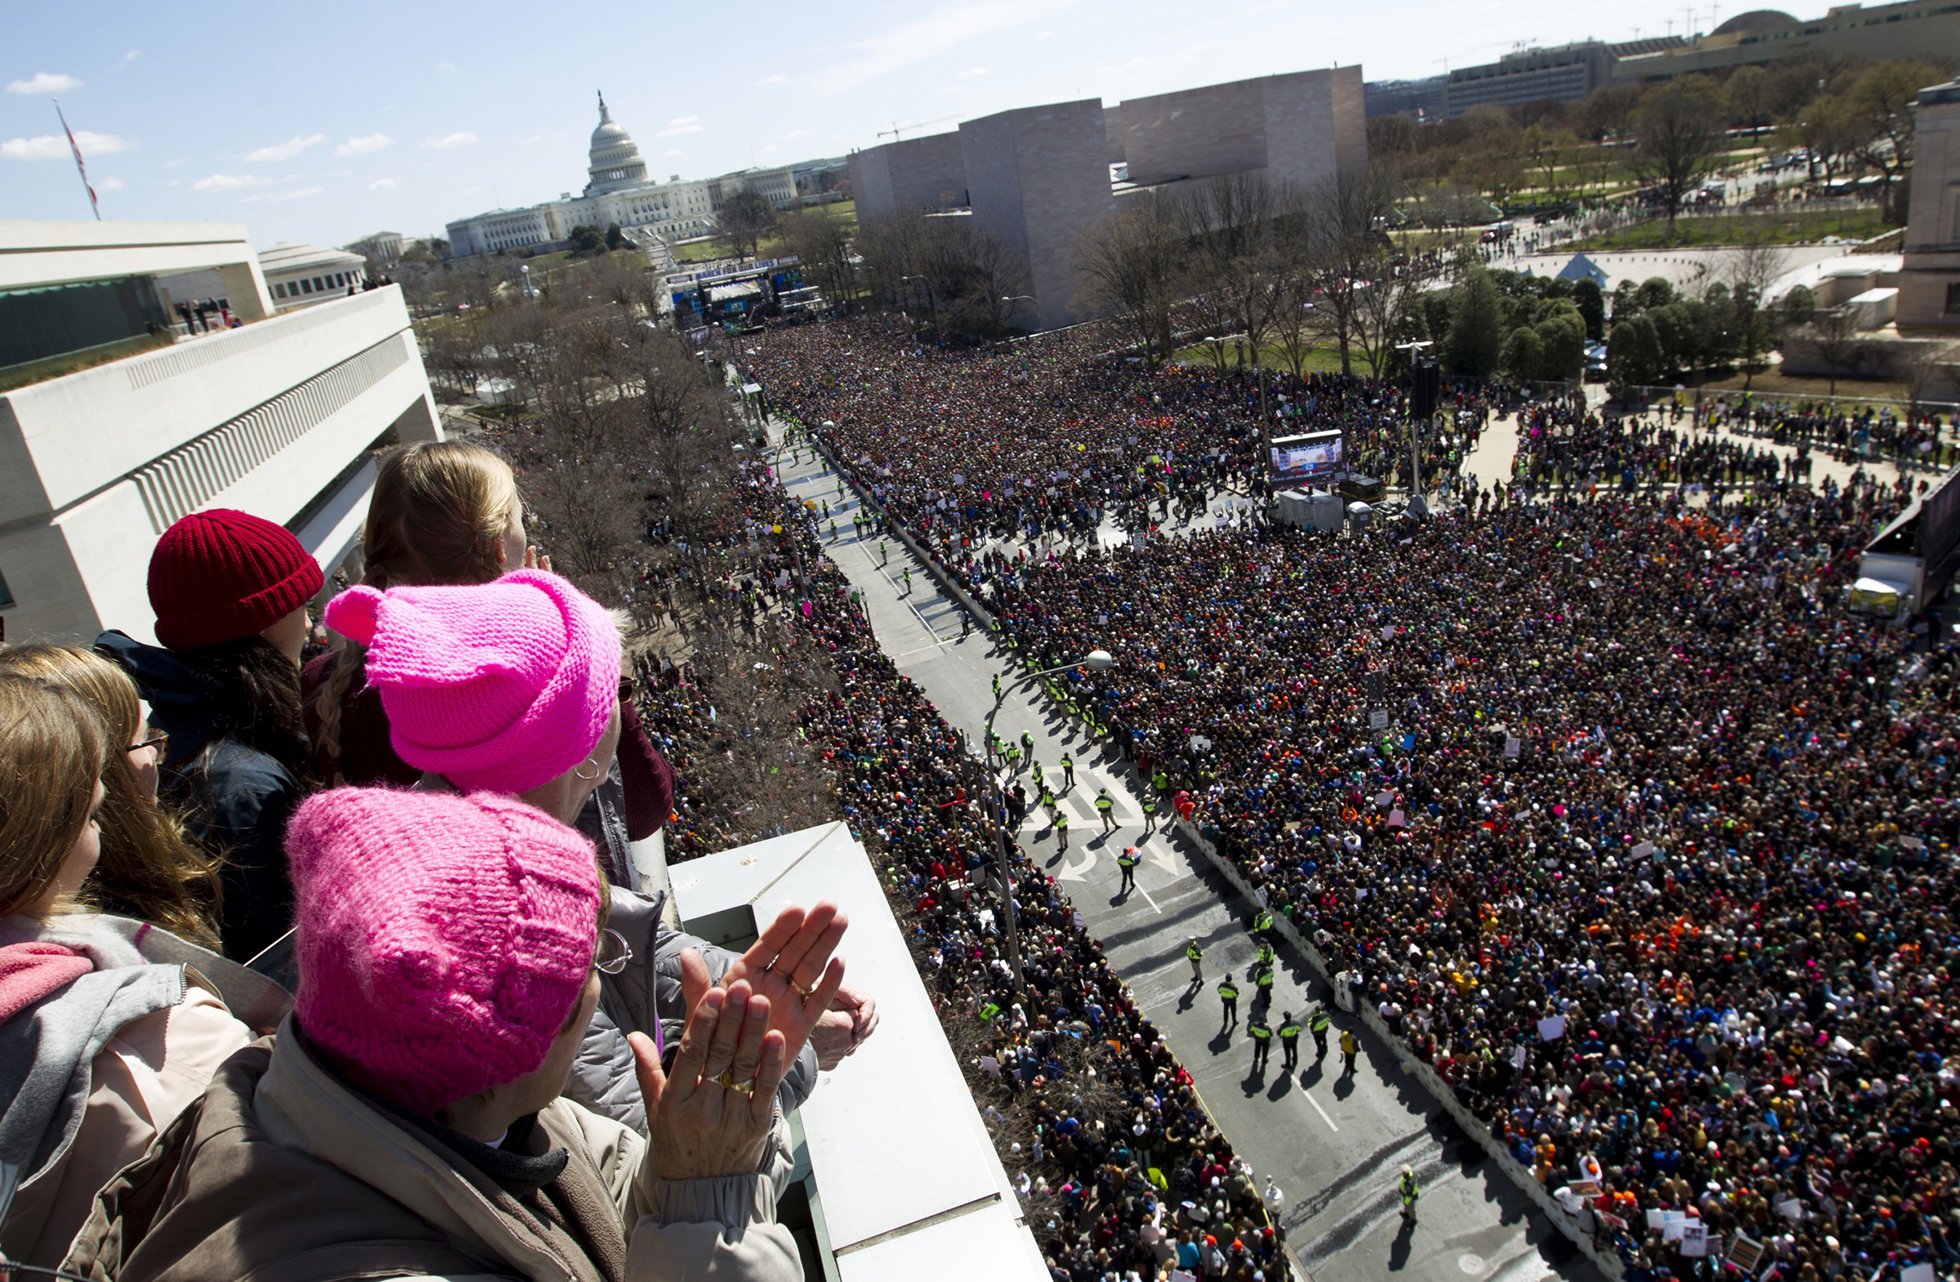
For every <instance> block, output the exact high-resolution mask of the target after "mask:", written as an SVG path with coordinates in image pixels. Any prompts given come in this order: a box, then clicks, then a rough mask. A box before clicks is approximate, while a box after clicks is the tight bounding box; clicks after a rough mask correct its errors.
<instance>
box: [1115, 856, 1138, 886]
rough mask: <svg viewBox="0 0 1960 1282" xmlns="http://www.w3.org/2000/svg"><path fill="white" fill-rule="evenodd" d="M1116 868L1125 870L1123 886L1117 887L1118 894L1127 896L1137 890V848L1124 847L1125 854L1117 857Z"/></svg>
mask: <svg viewBox="0 0 1960 1282" xmlns="http://www.w3.org/2000/svg"><path fill="white" fill-rule="evenodd" d="M1116 866H1117V867H1118V868H1121V869H1122V870H1123V884H1122V885H1121V886H1119V887H1117V890H1116V893H1117V894H1119V895H1127V894H1128V893H1130V892H1131V891H1132V890H1135V889H1136V888H1137V848H1136V847H1135V846H1125V847H1123V853H1122V854H1120V855H1118V856H1116Z"/></svg>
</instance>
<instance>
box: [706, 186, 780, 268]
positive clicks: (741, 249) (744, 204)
mask: <svg viewBox="0 0 1960 1282" xmlns="http://www.w3.org/2000/svg"><path fill="white" fill-rule="evenodd" d="M775 226H776V207H775V206H774V205H772V204H770V203H769V198H768V197H767V196H765V195H763V194H762V193H761V192H759V191H757V190H756V189H755V188H753V187H744V188H742V189H741V190H740V191H737V192H734V193H733V194H731V195H729V196H728V197H727V198H725V199H724V200H723V201H722V202H721V208H719V209H717V210H715V227H716V229H717V231H718V232H719V234H720V236H721V239H722V241H723V242H724V243H725V244H727V246H728V252H729V253H731V254H734V255H735V256H736V257H738V258H739V257H744V256H749V257H753V256H754V254H755V252H756V249H757V247H758V246H759V245H760V244H761V242H762V238H763V237H764V236H767V235H768V234H769V233H770V232H771V231H773V230H774V229H775Z"/></svg>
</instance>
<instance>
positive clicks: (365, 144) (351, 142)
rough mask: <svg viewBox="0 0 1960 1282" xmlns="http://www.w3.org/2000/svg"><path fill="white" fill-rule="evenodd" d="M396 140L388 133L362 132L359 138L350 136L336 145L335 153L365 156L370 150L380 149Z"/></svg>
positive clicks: (338, 154)
mask: <svg viewBox="0 0 1960 1282" xmlns="http://www.w3.org/2000/svg"><path fill="white" fill-rule="evenodd" d="M394 141H395V140H394V139H393V138H390V137H389V136H388V135H387V134H362V135H360V136H359V137H357V138H349V139H348V140H347V141H346V142H344V143H341V144H340V145H339V146H338V147H335V148H334V149H333V154H334V155H336V156H365V155H367V154H368V153H369V152H375V151H380V150H381V149H382V148H383V147H386V146H389V145H391V144H393V142H394Z"/></svg>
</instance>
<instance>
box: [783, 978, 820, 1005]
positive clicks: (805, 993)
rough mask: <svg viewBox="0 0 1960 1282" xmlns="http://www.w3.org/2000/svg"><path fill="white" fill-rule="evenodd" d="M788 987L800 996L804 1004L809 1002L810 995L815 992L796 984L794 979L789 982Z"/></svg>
mask: <svg viewBox="0 0 1960 1282" xmlns="http://www.w3.org/2000/svg"><path fill="white" fill-rule="evenodd" d="M789 986H790V987H791V988H794V989H795V990H796V991H797V992H798V993H800V994H802V996H803V1000H804V1001H806V1002H807V1001H809V1000H810V994H811V993H813V992H815V991H816V990H815V989H812V988H805V987H804V986H803V985H801V984H799V983H797V982H796V981H795V980H794V979H792V980H790V981H789Z"/></svg>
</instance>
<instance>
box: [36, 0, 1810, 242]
mask: <svg viewBox="0 0 1960 1282" xmlns="http://www.w3.org/2000/svg"><path fill="white" fill-rule="evenodd" d="M1745 7H1746V6H1743V5H1740V4H1737V5H1734V6H1732V7H1731V6H1722V7H1721V8H1720V9H1719V10H1718V9H1716V8H1715V7H1713V6H1711V7H1709V8H1705V9H1700V10H1691V9H1687V8H1684V7H1682V6H1671V5H1669V4H1667V3H1665V2H1664V0H1662V2H1658V3H1657V2H1654V0H1602V2H1601V3H1598V4H1594V5H1591V6H1585V7H1580V6H1570V5H1552V4H1545V3H1525V4H1517V3H1500V2H1499V0H1483V2H1476V0H1473V2H1472V3H1460V2H1456V0H1378V2H1377V3H1375V4H1372V5H1344V6H1337V5H1334V4H1329V3H1325V0H1236V2H1235V0H1221V3H1219V4H1215V5H1212V6H1208V7H1206V8H1205V9H1203V10H1202V11H1199V10H1194V9H1192V8H1191V7H1190V6H1189V5H1182V4H1180V5H1172V4H1169V3H1165V2H1164V0H971V2H968V3H952V4H937V5H934V4H927V5H916V4H898V3H841V4H836V5H827V6H813V5H803V4H790V3H782V2H780V0H761V2H759V3H755V4H751V5H749V6H746V7H743V8H740V9H728V8H716V7H712V6H694V7H690V9H689V10H688V11H686V12H681V13H669V12H666V11H664V10H663V11H655V10H652V9H651V7H649V11H648V13H647V14H646V16H635V17H631V18H628V19H625V20H618V21H613V22H611V23H608V24H600V23H598V22H596V21H586V22H575V21H571V20H568V19H566V18H564V17H561V16H559V15H555V14H550V13H547V12H546V11H542V10H539V9H537V8H535V7H534V6H523V7H519V6H515V5H504V4H498V3H491V4H487V5H480V6H477V7H475V8H473V9H471V10H468V11H467V12H464V11H459V10H455V9H451V8H447V7H444V8H431V7H425V6H421V5H401V4H394V5H382V4H379V3H373V2H372V0H356V2H355V3H349V4H344V5H341V6H337V7H335V8H333V9H331V10H321V9H302V8H298V7H293V6H248V5H244V4H240V3H230V2H227V3H214V4H206V5H200V6H196V7H194V8H191V9H184V8H178V9H174V10H173V9H158V8H155V7H152V6H137V5H135V4H131V3H124V2H122V0H116V2H115V3H107V4H101V5H94V6H89V7H88V8H87V9H86V10H85V11H77V10H75V9H74V8H72V7H71V8H65V9H64V8H61V7H58V6H34V7H32V8H26V9H21V10H17V11H16V12H14V13H12V14H10V15H9V33H10V36H11V37H12V38H11V39H10V40H9V41H8V45H7V49H6V51H5V52H4V53H0V86H4V92H0V219H11V218H27V219H86V218H88V217H89V216H90V215H89V207H88V200H87V197H86V195H85V194H84V193H83V191H82V188H81V184H80V181H79V180H78V179H77V177H76V175H75V172H74V166H73V163H72V161H71V160H70V158H69V154H68V146H67V141H66V139H64V138H63V137H62V136H61V128H60V124H59V122H58V121H57V119H56V116H55V109H54V106H53V104H52V103H50V102H49V99H50V98H51V97H58V98H60V99H61V102H62V106H63V107H64V108H65V110H66V112H67V116H68V123H69V125H70V127H72V128H73V130H74V131H75V135H76V137H77V140H78V141H79V142H80V144H81V146H82V150H83V153H84V155H85V156H86V158H87V161H88V166H89V176H90V178H91V180H92V182H93V184H94V186H95V189H96V191H97V193H98V195H99V196H100V198H101V203H102V214H103V217H104V218H119V219H172V220H175V219H208V220H215V221H223V222H242V223H244V224H245V225H246V227H247V229H248V232H249V234H250V236H251V239H252V241H253V243H254V244H257V245H259V246H261V247H263V246H267V245H271V244H273V243H274V242H277V241H283V240H296V241H312V242H317V243H320V244H333V245H338V244H344V243H346V242H348V241H351V240H353V239H354V238H356V237H358V236H361V235H364V234H366V233H368V232H373V231H380V230H384V229H385V230H390V231H398V232H403V233H406V234H409V235H416V236H425V235H434V234H440V233H441V230H442V227H443V224H444V223H446V222H448V221H450V220H453V219H457V218H462V217H465V216H467V215H470V214H475V213H480V212H483V211H485V210H489V209H494V208H498V207H510V208H516V207H521V206H525V205H530V204H533V203H536V202H539V201H544V200H550V199H554V198H556V197H557V196H558V195H559V194H560V193H561V192H567V191H569V192H573V193H576V192H577V191H578V190H579V189H580V188H581V187H582V186H583V184H584V182H585V172H584V171H585V161H586V141H587V139H588V137H589V136H590V134H591V131H592V127H593V125H594V123H595V122H596V121H597V119H598V116H597V104H596V100H595V98H594V91H595V90H604V91H605V94H606V100H607V102H608V103H609V104H610V106H611V107H612V111H613V116H614V118H615V119H616V120H618V121H620V122H621V123H622V124H624V125H625V126H626V127H627V128H628V129H629V130H630V131H631V132H632V134H633V137H634V138H635V139H636V140H637V141H638V142H639V144H640V149H641V152H642V154H643V155H644V156H645V157H646V160H647V163H648V167H649V170H650V172H651V173H652V175H653V176H655V177H656V178H660V179H664V178H666V177H667V176H668V175H670V174H678V175H680V176H681V177H683V178H697V177H706V176H710V175H713V174H719V173H723V172H726V171H729V170H734V169H740V168H744V167H747V166H751V165H755V166H780V165H784V164H788V163H791V162H793V161H799V160H806V159H811V158H815V157H821V156H833V155H835V156H841V155H844V154H845V153H847V152H848V151H850V150H851V149H853V148H861V147H870V146H875V145H877V144H879V143H881V142H886V141H889V138H884V137H880V136H879V131H881V130H889V129H891V128H892V127H893V125H894V124H896V125H898V126H899V127H900V129H901V132H902V133H903V134H904V136H906V137H913V136H917V135H918V134H920V133H932V132H940V131H943V130H948V129H951V128H953V127H954V125H955V124H956V122H957V121H958V120H962V119H971V118H973V117H975V116H981V115H986V114H989V113H991V112H995V111H1002V110H1006V109H1009V108H1013V107H1022V106H1030V105H1034V104H1037V103H1041V102H1051V101H1066V100H1073V99H1078V98H1092V97H1099V98H1101V99H1102V100H1103V101H1104V102H1105V103H1115V102H1120V101H1122V100H1123V99H1124V98H1129V97H1137V96H1140V95H1144V94H1152V93H1161V92H1165V91H1168V90H1174V89H1182V88H1189V87H1192V86H1196V85H1203V84H1212V83H1216V82H1219V81H1226V80H1238V79H1244V78H1247V77H1251V76H1261V75H1269V74H1274V73H1278V72H1287V71H1299V70H1307V69H1312V68H1317V67H1325V66H1329V65H1333V64H1339V65H1342V66H1348V65H1352V64H1354V63H1356V62H1359V63H1361V64H1362V70H1363V73H1364V75H1365V76H1366V77H1367V78H1368V79H1370V80H1384V79H1414V78H1418V77H1421V76H1426V75H1433V74H1437V73H1440V72H1442V71H1443V70H1444V69H1445V65H1446V60H1447V65H1448V66H1452V67H1455V66H1466V65H1469V64H1471V63H1477V62H1488V61H1491V60H1493V59H1495V58H1497V57H1499V56H1500V55H1502V54H1503V53H1505V52H1506V51H1508V50H1509V49H1510V48H1511V47H1512V46H1513V45H1514V44H1515V43H1516V42H1518V41H1528V42H1531V43H1534V44H1540V45H1552V44H1559V43H1563V42H1566V41H1569V40H1578V39H1584V38H1587V37H1596V38H1598V39H1602V40H1609V41H1617V40H1628V39H1632V38H1633V37H1634V34H1635V32H1636V30H1637V31H1638V33H1639V34H1640V35H1643V36H1646V35H1664V34H1667V32H1668V30H1669V28H1670V24H1671V28H1672V30H1673V32H1674V33H1675V34H1680V33H1681V32H1682V30H1683V28H1684V26H1686V25H1687V23H1688V15H1690V14H1693V15H1694V28H1695V30H1699V31H1707V30H1710V29H1712V28H1713V27H1714V26H1715V25H1716V24H1717V22H1718V21H1719V20H1720V18H1725V17H1730V16H1733V15H1734V14H1736V13H1740V12H1742V11H1743V10H1744V9H1745ZM1824 7H1826V6H1825V5H1824V4H1822V3H1821V2H1820V3H1816V4H1813V5H1808V6H1805V7H1803V8H1801V9H1795V10H1792V12H1795V13H1796V14H1797V16H1799V17H1806V16H1811V15H1812V13H1813V12H1818V13H1821V12H1822V10H1823V8H1824ZM1198 13H1202V16H1203V19H1204V20H1203V21H1202V22H1194V21H1192V17H1193V15H1194V14H1198ZM1718 14H1719V17H1718V16H1717V15H1718ZM459 19H462V20H461V21H459ZM906 126H913V127H912V128H906Z"/></svg>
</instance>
